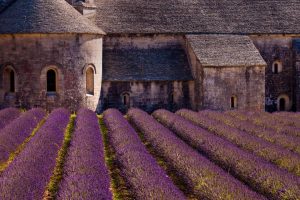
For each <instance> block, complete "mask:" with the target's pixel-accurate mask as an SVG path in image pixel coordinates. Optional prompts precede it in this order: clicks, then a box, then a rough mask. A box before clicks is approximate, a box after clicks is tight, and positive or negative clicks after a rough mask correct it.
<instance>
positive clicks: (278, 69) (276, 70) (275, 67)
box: [272, 61, 282, 74]
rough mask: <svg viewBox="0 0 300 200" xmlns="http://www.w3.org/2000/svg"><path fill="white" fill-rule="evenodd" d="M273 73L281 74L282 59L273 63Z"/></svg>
mask: <svg viewBox="0 0 300 200" xmlns="http://www.w3.org/2000/svg"><path fill="white" fill-rule="evenodd" d="M272 72H273V74H279V73H280V72H282V63H281V62H280V61H275V62H274V63H273V65H272Z"/></svg>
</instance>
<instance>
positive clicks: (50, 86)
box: [47, 69, 56, 92]
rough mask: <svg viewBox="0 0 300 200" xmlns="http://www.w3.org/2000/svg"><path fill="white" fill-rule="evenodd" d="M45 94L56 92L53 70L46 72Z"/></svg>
mask: <svg viewBox="0 0 300 200" xmlns="http://www.w3.org/2000/svg"><path fill="white" fill-rule="evenodd" d="M47 92H56V72H55V71H54V70H53V69H49V70H48V71H47Z"/></svg>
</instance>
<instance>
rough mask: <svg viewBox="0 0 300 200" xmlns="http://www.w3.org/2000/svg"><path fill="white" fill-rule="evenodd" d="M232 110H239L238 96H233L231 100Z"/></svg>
mask: <svg viewBox="0 0 300 200" xmlns="http://www.w3.org/2000/svg"><path fill="white" fill-rule="evenodd" d="M230 108H231V109H235V108H237V97H236V96H232V97H231V98H230Z"/></svg>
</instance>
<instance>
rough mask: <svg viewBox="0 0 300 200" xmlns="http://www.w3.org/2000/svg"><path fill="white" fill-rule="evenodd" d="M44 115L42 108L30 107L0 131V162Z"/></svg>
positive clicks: (28, 134)
mask: <svg viewBox="0 0 300 200" xmlns="http://www.w3.org/2000/svg"><path fill="white" fill-rule="evenodd" d="M12 112H14V111H12ZM45 115H46V113H45V111H43V110H42V109H39V108H34V109H31V110H29V111H28V112H26V113H24V114H22V115H21V116H20V117H19V118H16V119H15V120H14V121H12V122H11V123H10V124H9V125H7V126H5V128H3V129H2V130H1V131H0V164H1V163H3V162H5V161H6V160H7V159H8V158H9V155H10V153H12V152H14V151H15V150H16V149H17V147H18V146H19V145H20V144H22V143H23V141H24V140H25V139H26V138H27V137H29V136H30V135H31V133H32V131H33V130H34V128H35V127H36V126H37V125H38V123H39V122H40V121H41V120H42V119H43V118H44V117H45Z"/></svg>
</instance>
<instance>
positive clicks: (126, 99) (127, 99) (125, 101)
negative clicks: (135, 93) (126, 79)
mask: <svg viewBox="0 0 300 200" xmlns="http://www.w3.org/2000/svg"><path fill="white" fill-rule="evenodd" d="M121 98H122V103H123V104H124V105H125V106H127V107H129V106H130V95H129V93H128V92H125V93H123V94H122V95H121Z"/></svg>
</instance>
